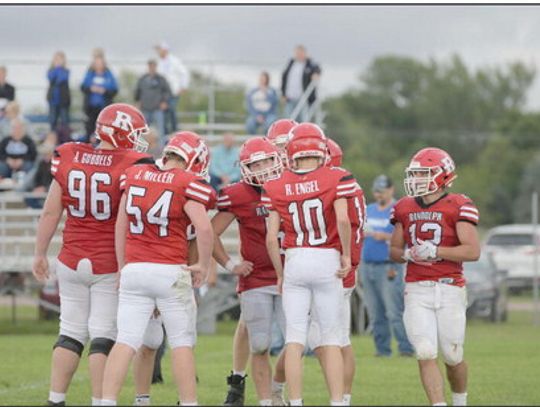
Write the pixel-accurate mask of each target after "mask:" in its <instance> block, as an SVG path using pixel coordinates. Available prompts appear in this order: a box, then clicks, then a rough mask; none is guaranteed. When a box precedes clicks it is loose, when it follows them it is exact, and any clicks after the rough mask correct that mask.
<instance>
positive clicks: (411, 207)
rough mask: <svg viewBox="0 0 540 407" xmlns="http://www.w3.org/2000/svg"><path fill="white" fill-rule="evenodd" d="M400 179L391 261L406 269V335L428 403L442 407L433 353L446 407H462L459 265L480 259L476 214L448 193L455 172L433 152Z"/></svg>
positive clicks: (463, 298) (463, 300)
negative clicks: (448, 397)
mask: <svg viewBox="0 0 540 407" xmlns="http://www.w3.org/2000/svg"><path fill="white" fill-rule="evenodd" d="M405 173H406V176H405V190H406V192H407V195H408V197H406V198H403V199H401V200H400V201H399V202H398V203H397V204H396V206H395V207H394V210H393V214H392V216H391V222H392V223H393V224H395V229H394V233H393V235H392V241H391V256H392V259H393V260H394V261H401V262H407V274H406V278H405V281H406V286H405V312H404V314H403V321H404V324H405V329H406V331H407V336H408V337H409V340H410V341H411V343H412V344H413V346H414V348H415V351H416V357H417V359H418V364H419V366H420V377H421V380H422V384H423V386H424V390H425V391H426V395H427V397H428V399H429V401H430V402H431V403H432V404H433V405H446V403H445V399H444V379H443V376H442V374H441V372H440V370H439V367H438V365H437V354H438V350H439V349H440V350H441V352H442V356H443V359H444V362H445V365H446V373H447V377H448V380H449V382H450V387H451V389H452V399H453V405H466V402H467V364H466V363H465V361H464V360H463V342H464V339H465V322H466V318H465V312H466V309H467V295H466V291H465V279H464V278H463V265H462V262H464V261H475V260H477V259H478V257H479V256H480V244H479V240H478V232H477V230H476V225H477V224H478V220H479V216H478V209H476V207H475V205H474V203H473V202H472V201H471V200H470V198H468V197H466V196H465V195H460V194H452V193H449V192H448V188H449V187H450V186H451V185H452V182H453V181H454V180H455V179H456V173H455V165H454V161H453V160H452V158H451V157H450V155H448V153H446V152H445V151H443V150H441V149H439V148H424V149H422V150H420V151H419V152H417V153H416V154H415V155H414V156H413V157H412V159H411V162H410V164H409V166H408V167H407V168H406V169H405ZM405 246H406V247H407V248H406V249H403V248H404V247H405Z"/></svg>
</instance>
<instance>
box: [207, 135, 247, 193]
mask: <svg viewBox="0 0 540 407" xmlns="http://www.w3.org/2000/svg"><path fill="white" fill-rule="evenodd" d="M238 154H239V148H238V147H236V146H235V145H234V135H233V134H232V133H225V134H224V135H223V140H222V143H221V144H220V145H218V146H215V147H213V148H212V150H211V157H212V159H211V160H210V184H211V185H212V187H213V188H214V189H215V190H216V191H219V189H220V188H222V187H224V186H227V185H229V184H232V183H233V182H237V181H239V180H240V167H239V166H238V163H237V162H238Z"/></svg>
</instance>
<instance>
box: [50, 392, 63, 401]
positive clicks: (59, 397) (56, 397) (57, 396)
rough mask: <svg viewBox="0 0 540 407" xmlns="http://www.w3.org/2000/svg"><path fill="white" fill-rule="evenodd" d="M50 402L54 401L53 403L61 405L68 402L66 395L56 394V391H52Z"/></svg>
mask: <svg viewBox="0 0 540 407" xmlns="http://www.w3.org/2000/svg"><path fill="white" fill-rule="evenodd" d="M49 401H52V402H53V403H61V402H62V401H66V393H56V392H54V391H50V392H49Z"/></svg>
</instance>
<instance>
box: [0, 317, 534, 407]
mask: <svg viewBox="0 0 540 407" xmlns="http://www.w3.org/2000/svg"><path fill="white" fill-rule="evenodd" d="M34 317H35V311H34V310H32V309H29V308H24V307H21V308H20V313H19V318H20V320H19V323H18V324H17V326H15V327H14V326H13V325H12V324H11V322H10V312H9V310H8V309H6V308H0V350H1V356H0V369H1V370H0V371H1V373H0V405H43V404H44V401H46V397H47V395H48V376H49V363H50V355H51V346H52V344H53V343H54V341H55V338H56V334H55V333H56V330H57V323H55V322H50V323H41V322H40V323H37V322H35V318H34ZM233 329H234V324H233V323H231V322H225V323H222V324H220V326H219V333H218V334H217V335H213V336H200V337H199V341H198V346H197V365H198V375H199V378H200V384H199V389H198V391H199V403H201V404H203V405H217V404H221V403H222V402H223V399H224V396H225V390H226V385H225V375H226V374H227V373H228V372H229V370H230V363H231V362H230V360H231V342H232V333H233ZM30 333H31V334H30ZM353 345H354V347H355V350H356V355H357V363H358V370H357V377H356V379H355V386H354V391H353V402H354V404H358V405H419V404H420V405H426V404H427V402H426V399H425V396H424V393H423V391H422V389H421V386H420V383H419V379H418V372H417V366H416V362H415V361H414V360H413V359H408V358H400V357H397V356H395V357H392V358H387V359H381V358H375V357H374V356H373V354H374V348H373V344H372V339H371V337H368V336H362V337H358V336H357V337H354V338H353ZM465 354H466V358H467V360H468V361H469V365H470V386H469V403H470V404H471V405H532V404H536V405H538V404H540V328H535V327H533V326H531V314H530V313H528V312H512V313H511V314H510V318H509V321H508V322H507V323H504V324H499V325H494V324H490V323H487V322H483V321H471V322H470V323H469V327H468V330H467V343H466V352H465ZM164 361H165V364H164V372H165V381H166V383H165V384H163V385H157V386H154V387H153V389H152V400H153V404H155V405H157V404H168V405H172V404H174V403H176V400H177V398H176V397H177V396H176V394H175V389H174V386H173V385H172V382H171V375H170V359H169V353H167V354H166V357H165V359H164ZM304 371H305V390H304V400H305V404H307V405H310V404H311V405H313V404H324V403H327V402H328V397H327V395H326V389H325V385H324V381H323V378H322V374H321V372H320V369H319V366H318V364H317V361H316V360H314V359H313V358H308V359H307V360H306V363H305V369H304ZM89 401H90V386H89V381H88V370H87V363H86V358H83V361H82V363H81V366H80V368H79V371H78V373H77V374H76V376H75V378H74V382H73V384H72V387H71V389H70V392H69V394H68V399H67V402H68V403H69V404H71V405H77V404H78V405H84V404H88V403H89ZM256 401H257V400H256V398H255V397H254V388H253V384H252V382H251V381H250V380H249V379H248V388H247V403H249V404H252V405H254V404H256ZM448 401H450V398H449V397H448ZM119 402H121V403H123V404H126V405H129V404H132V402H133V381H132V378H131V377H129V378H128V381H127V382H126V385H125V386H124V389H123V391H122V394H121V397H120V399H119Z"/></svg>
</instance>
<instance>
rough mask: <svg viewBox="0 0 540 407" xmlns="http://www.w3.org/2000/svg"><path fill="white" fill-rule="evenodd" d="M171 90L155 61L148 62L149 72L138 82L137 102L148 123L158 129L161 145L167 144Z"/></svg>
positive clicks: (136, 90)
mask: <svg viewBox="0 0 540 407" xmlns="http://www.w3.org/2000/svg"><path fill="white" fill-rule="evenodd" d="M170 97H171V89H170V87H169V84H168V83H167V80H166V79H165V78H164V77H163V76H162V75H160V74H158V73H157V63H156V61H155V60H154V59H151V60H149V61H148V72H147V73H145V74H144V75H143V76H142V77H141V78H140V79H139V81H138V82H137V88H136V89H135V100H136V101H137V103H138V105H139V107H140V109H141V110H142V113H143V114H144V117H145V118H146V121H147V123H148V124H149V125H150V124H153V125H155V126H156V127H157V128H158V131H159V137H160V139H161V144H162V145H165V144H166V142H167V139H166V134H167V133H166V132H165V111H166V110H167V108H168V103H169V99H170Z"/></svg>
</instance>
